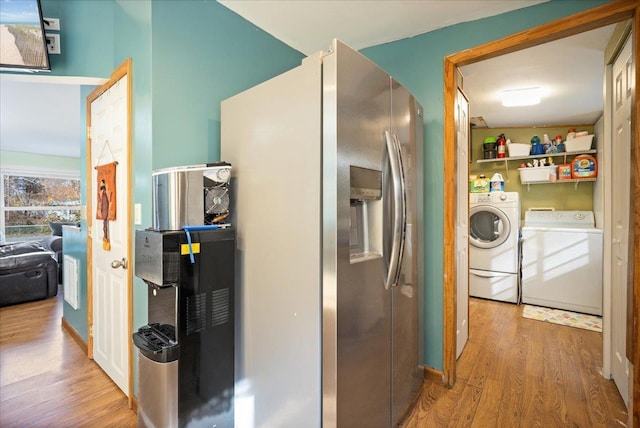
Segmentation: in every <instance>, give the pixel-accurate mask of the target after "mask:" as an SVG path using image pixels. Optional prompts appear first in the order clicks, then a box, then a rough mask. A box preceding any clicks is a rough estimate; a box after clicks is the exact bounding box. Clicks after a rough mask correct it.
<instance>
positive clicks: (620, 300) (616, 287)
mask: <svg viewBox="0 0 640 428" xmlns="http://www.w3.org/2000/svg"><path fill="white" fill-rule="evenodd" d="M631 52H632V50H631V38H630V37H629V38H628V39H627V42H626V43H625V46H624V48H623V49H622V51H621V52H620V54H619V56H618V58H616V61H615V62H614V64H613V87H612V88H611V89H612V93H613V100H612V101H613V106H612V111H613V136H612V147H611V154H612V165H613V168H612V183H611V200H612V207H611V226H612V249H611V308H612V310H611V341H612V344H611V350H612V358H611V373H612V377H613V380H614V381H615V383H616V386H617V387H618V389H619V390H620V394H621V395H622V398H623V399H624V401H625V404H627V406H628V405H629V402H628V400H629V384H630V382H629V365H630V364H629V361H628V360H627V357H626V352H625V350H626V332H627V316H626V314H627V311H626V308H627V269H628V263H629V209H630V199H629V195H630V185H631V183H630V180H631V178H630V177H631V175H630V159H629V153H630V144H631V99H632V97H631V94H632V92H633V84H634V83H633V82H634V69H633V57H632V54H631Z"/></svg>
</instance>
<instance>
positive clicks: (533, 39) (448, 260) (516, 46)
mask: <svg viewBox="0 0 640 428" xmlns="http://www.w3.org/2000/svg"><path fill="white" fill-rule="evenodd" d="M636 8H637V5H634V4H632V3H631V2H620V3H619V4H617V5H615V6H614V5H603V6H601V7H598V8H595V9H592V10H590V11H587V12H585V13H581V14H577V15H574V16H570V17H567V18H564V19H560V20H558V21H555V22H552V23H549V24H545V25H543V26H540V27H537V28H534V29H531V30H529V31H527V32H523V33H526V34H523V33H520V34H516V35H513V36H509V37H506V38H504V39H501V40H499V41H496V42H493V43H488V44H486V45H483V46H482V47H478V48H476V49H469V50H467V51H464V52H460V53H458V54H454V55H451V56H449V57H447V58H446V59H445V143H449V142H451V143H452V144H451V145H450V149H448V150H446V151H445V165H444V167H445V176H450V175H451V174H453V173H454V171H456V170H457V168H464V166H463V165H460V163H459V161H458V160H457V159H456V147H455V144H453V142H454V140H455V124H454V123H453V117H454V111H455V110H454V105H455V76H456V71H457V69H458V68H461V69H462V70H463V73H462V74H463V75H464V66H465V65H468V64H472V63H476V62H479V61H484V60H487V59H489V58H494V57H497V56H500V55H505V54H509V53H512V52H515V51H518V50H522V49H527V48H530V47H533V46H537V45H540V44H543V43H546V42H549V41H553V40H558V39H560V38H562V37H567V36H571V35H575V34H579V33H581V32H586V31H589V30H592V29H595V28H599V27H604V26H606V25H610V24H614V23H616V22H619V21H623V20H625V19H628V18H632V17H634V16H635V15H634V14H635V13H636ZM578 15H579V18H580V19H577V18H576V17H577V16H578ZM637 21H638V19H637V17H636V22H637ZM560 29H562V31H560ZM633 50H634V52H637V50H638V47H637V44H636V45H635V46H634V47H633ZM602 66H603V67H604V64H602ZM467 89H468V88H465V92H466V90H467ZM601 90H602V86H600V91H601ZM469 98H470V99H469V101H470V103H471V105H472V106H473V103H474V99H473V96H472V95H470V96H469ZM636 116H637V113H636ZM634 119H636V118H635V117H634ZM637 135H638V131H637V130H636V134H635V136H636V138H637ZM632 146H633V145H632ZM445 147H448V146H447V144H445ZM631 154H632V155H633V148H632V153H631ZM471 161H472V162H473V161H474V159H471ZM466 166H468V164H467V165H466ZM511 173H513V171H511ZM603 173H604V172H603ZM636 175H637V173H636ZM511 179H516V180H517V173H516V174H513V178H511ZM564 185H565V186H566V184H564ZM631 185H632V186H634V187H633V188H637V182H634V183H631ZM468 191H469V190H468V185H467V182H459V183H457V184H454V183H445V215H444V217H445V242H447V241H448V240H451V239H453V238H454V237H453V236H452V235H448V234H449V233H451V232H453V231H454V230H455V225H454V224H451V225H450V227H449V225H448V224H447V223H449V222H451V223H453V222H454V221H455V215H454V213H456V212H457V211H456V205H455V201H456V197H455V196H454V195H455V194H457V193H458V192H465V193H466V194H468ZM449 201H451V202H449ZM634 209H635V210H638V207H635V208H634ZM449 231H451V232H449ZM636 233H638V232H637V231H636ZM636 241H637V239H636ZM449 242H450V241H449ZM445 248H447V247H446V246H445ZM631 250H632V251H631V253H630V256H631V257H635V258H637V248H632V249H631ZM634 250H635V251H634ZM634 254H635V255H634ZM444 258H445V326H444V348H445V349H444V355H445V361H444V367H443V372H444V379H445V382H446V383H448V384H450V385H452V384H453V383H455V379H456V375H455V356H456V355H455V333H456V331H455V325H456V324H455V322H456V312H457V307H456V305H455V303H454V304H453V305H452V304H451V303H450V302H451V301H454V300H453V299H454V296H455V295H456V289H457V288H456V278H455V277H454V275H453V270H454V268H453V267H454V266H455V264H454V263H453V261H454V260H455V254H454V252H453V251H451V250H449V252H445V255H444ZM636 282H637V279H636ZM635 288H637V284H636V287H635ZM635 288H634V290H635ZM454 302H455V301H454ZM633 314H634V316H637V314H636V313H635V311H634V312H633ZM470 322H471V323H472V322H473V320H470ZM637 354H638V350H637V349H636V350H634V351H633V355H631V357H633V358H634V359H636V360H637V359H638V355H637Z"/></svg>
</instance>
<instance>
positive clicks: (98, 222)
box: [87, 75, 131, 395]
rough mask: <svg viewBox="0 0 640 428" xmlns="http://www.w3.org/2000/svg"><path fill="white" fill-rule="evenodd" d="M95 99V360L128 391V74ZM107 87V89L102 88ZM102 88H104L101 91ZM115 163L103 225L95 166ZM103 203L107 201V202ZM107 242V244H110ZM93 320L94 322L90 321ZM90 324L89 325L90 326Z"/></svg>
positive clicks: (92, 122)
mask: <svg viewBox="0 0 640 428" xmlns="http://www.w3.org/2000/svg"><path fill="white" fill-rule="evenodd" d="M105 86H109V87H108V89H106V90H105V91H104V92H102V93H101V94H100V95H99V96H98V97H97V98H95V99H93V100H91V98H92V95H93V94H92V95H90V96H89V98H88V103H89V105H90V113H89V115H90V122H89V123H90V126H91V143H90V144H91V152H90V153H91V171H90V180H91V185H90V186H88V187H89V188H90V189H92V191H90V195H89V196H88V197H90V198H93V199H92V200H93V201H95V202H96V203H95V204H93V208H92V211H93V212H89V213H87V215H90V216H92V219H93V221H92V225H91V230H90V234H91V235H90V239H91V241H92V245H91V253H92V254H91V272H90V275H91V284H92V287H91V290H92V292H91V296H92V299H91V301H92V309H93V314H92V315H93V316H92V322H93V325H92V338H93V341H92V343H93V358H94V360H95V361H96V363H98V365H100V367H101V368H102V369H103V370H104V371H105V372H106V373H107V375H109V377H111V379H112V380H113V381H114V382H115V383H116V384H117V385H118V386H119V387H120V389H122V391H123V392H124V393H125V394H126V395H129V355H130V345H129V342H130V340H129V337H130V332H129V329H130V327H129V305H130V302H129V287H130V285H129V284H130V278H129V276H130V275H129V272H130V271H129V269H128V266H127V265H128V263H127V257H128V256H129V247H130V245H129V241H130V239H129V238H130V236H131V230H130V225H129V222H128V219H129V218H130V206H129V205H130V204H129V200H130V198H129V192H130V184H129V174H128V171H129V144H130V142H129V135H130V132H129V111H128V106H129V90H128V76H127V75H125V76H123V77H120V78H119V79H118V80H116V81H113V82H109V83H107V84H106V85H105ZM102 88H104V87H102ZM102 88H100V89H102ZM111 162H117V165H116V173H115V189H110V188H108V189H107V190H108V192H109V194H111V195H112V198H110V199H109V201H108V202H109V203H110V204H115V206H116V217H115V219H114V220H110V221H108V224H107V225H105V223H104V221H103V220H102V219H96V214H97V210H99V209H100V205H99V204H98V203H97V200H98V199H99V198H100V194H101V188H100V187H101V183H98V182H97V180H98V173H97V171H96V168H95V167H96V166H98V165H104V164H108V163H111ZM103 203H104V202H103ZM107 240H108V243H107ZM90 322H91V320H90ZM90 325H91V324H90Z"/></svg>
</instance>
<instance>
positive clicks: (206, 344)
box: [133, 228, 235, 428]
mask: <svg viewBox="0 0 640 428" xmlns="http://www.w3.org/2000/svg"><path fill="white" fill-rule="evenodd" d="M188 234H189V235H190V236H187V235H188ZM135 250H136V254H135V274H136V276H138V277H140V278H142V279H143V280H144V281H145V283H146V284H147V288H148V322H149V323H148V324H147V325H146V326H144V327H142V328H140V329H139V330H138V331H137V332H136V333H134V334H133V341H134V343H135V345H136V347H137V348H138V391H137V393H138V425H139V426H140V427H157V428H169V427H217V428H222V427H229V428H232V427H233V425H234V419H233V413H234V405H233V397H234V322H233V318H234V315H233V307H234V251H235V232H234V231H233V230H232V229H231V228H219V229H216V230H194V231H191V232H186V231H184V230H176V231H158V230H138V231H136V247H135Z"/></svg>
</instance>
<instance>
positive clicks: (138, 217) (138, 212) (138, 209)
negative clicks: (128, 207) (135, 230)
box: [133, 204, 142, 224]
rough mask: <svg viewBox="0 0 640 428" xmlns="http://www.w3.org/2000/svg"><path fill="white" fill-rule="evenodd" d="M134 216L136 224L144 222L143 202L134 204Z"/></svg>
mask: <svg viewBox="0 0 640 428" xmlns="http://www.w3.org/2000/svg"><path fill="white" fill-rule="evenodd" d="M133 218H134V219H133V222H134V223H135V224H142V204H135V205H134V206H133Z"/></svg>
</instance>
